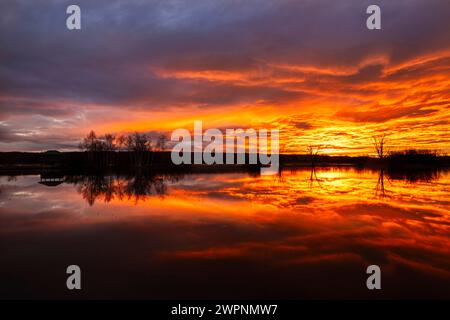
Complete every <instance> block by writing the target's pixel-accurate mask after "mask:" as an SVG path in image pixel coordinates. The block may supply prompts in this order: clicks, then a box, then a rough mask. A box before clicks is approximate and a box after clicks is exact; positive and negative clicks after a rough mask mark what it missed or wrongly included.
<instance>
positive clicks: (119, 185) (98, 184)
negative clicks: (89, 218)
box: [66, 174, 181, 206]
mask: <svg viewBox="0 0 450 320" xmlns="http://www.w3.org/2000/svg"><path fill="white" fill-rule="evenodd" d="M180 179H181V176H179V175H148V174H136V175H133V176H114V175H106V176H103V175H90V176H68V177H66V182H68V183H73V184H75V185H76V186H77V191H78V192H79V193H80V194H81V195H82V197H83V199H85V200H86V201H87V202H88V203H89V205H91V206H92V205H93V204H94V203H95V201H96V200H97V199H103V200H104V201H105V202H110V201H112V200H114V199H118V200H120V201H123V200H134V202H135V203H136V204H137V203H138V202H139V201H145V200H146V199H147V198H148V197H150V196H159V197H161V198H163V197H164V195H165V194H166V191H167V186H166V183H167V182H171V183H173V182H176V181H178V180H180Z"/></svg>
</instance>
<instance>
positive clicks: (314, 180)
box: [309, 166, 323, 188]
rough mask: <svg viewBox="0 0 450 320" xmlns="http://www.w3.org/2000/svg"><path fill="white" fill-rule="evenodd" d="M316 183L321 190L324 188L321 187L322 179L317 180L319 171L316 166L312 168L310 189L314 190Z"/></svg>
mask: <svg viewBox="0 0 450 320" xmlns="http://www.w3.org/2000/svg"><path fill="white" fill-rule="evenodd" d="M314 182H317V185H318V186H319V187H320V188H323V187H322V185H321V183H320V182H321V179H319V178H317V170H316V167H315V166H311V174H310V177H309V187H310V188H312V187H313V186H314Z"/></svg>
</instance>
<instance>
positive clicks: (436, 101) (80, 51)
mask: <svg viewBox="0 0 450 320" xmlns="http://www.w3.org/2000/svg"><path fill="white" fill-rule="evenodd" d="M70 4H78V5H79V6H80V7H81V11H82V30H80V31H69V30H67V29H66V22H65V20H66V18H67V14H66V8H67V6H68V5H70ZM370 4H378V5H380V7H381V10H382V30H375V31H370V30H368V29H367V28H366V18H367V14H366V13H365V11H366V8H367V6H368V5H370ZM194 120H202V121H203V123H204V126H205V127H218V128H239V127H243V128H246V127H253V128H278V129H280V138H281V150H282V152H297V153H303V152H304V151H305V148H306V146H307V145H308V144H321V145H324V148H323V152H324V153H329V154H350V155H356V154H372V153H373V151H372V149H373V148H372V141H371V137H372V136H374V135H377V134H383V133H385V134H388V135H389V140H388V144H389V146H388V147H389V149H391V150H398V149H403V148H410V147H417V148H425V149H439V150H441V151H443V152H447V153H450V130H449V124H450V2H449V0H395V1H393V0H389V1H378V0H376V1H375V0H373V1H372V0H371V1H362V0H346V1H336V0H315V1H313V0H234V1H232V0H209V1H207V0H198V1H193V0H164V1H163V0H147V1H143V0H99V1H88V0H70V1H50V0H48V1H29V0H14V1H10V0H2V1H1V2H0V151H13V150H16V151H43V150H47V149H58V150H73V149H76V148H77V145H78V142H79V141H80V139H81V138H82V137H83V136H84V135H86V133H87V132H88V131H89V130H91V129H94V130H95V131H96V132H97V133H98V134H103V133H106V132H113V133H126V132H132V131H140V132H149V133H151V134H155V135H156V134H157V132H165V133H167V134H169V133H170V132H171V131H172V130H173V129H176V128H187V129H192V126H193V121H194Z"/></svg>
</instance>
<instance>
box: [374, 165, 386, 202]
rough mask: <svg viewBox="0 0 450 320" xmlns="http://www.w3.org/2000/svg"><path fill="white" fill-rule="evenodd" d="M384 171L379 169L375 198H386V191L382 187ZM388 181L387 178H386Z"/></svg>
mask: <svg viewBox="0 0 450 320" xmlns="http://www.w3.org/2000/svg"><path fill="white" fill-rule="evenodd" d="M384 178H385V174H384V169H380V171H379V172H378V181H377V186H376V187H375V197H379V198H385V197H386V189H385V187H384ZM387 178H388V179H389V177H387Z"/></svg>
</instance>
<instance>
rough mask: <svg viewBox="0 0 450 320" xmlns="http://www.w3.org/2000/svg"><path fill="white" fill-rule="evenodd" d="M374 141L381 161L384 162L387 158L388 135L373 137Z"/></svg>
mask: <svg viewBox="0 0 450 320" xmlns="http://www.w3.org/2000/svg"><path fill="white" fill-rule="evenodd" d="M372 139H373V145H374V147H375V151H376V152H377V156H378V158H379V159H380V160H383V159H384V157H385V156H386V147H385V146H386V140H387V139H386V134H383V135H381V136H374V137H372Z"/></svg>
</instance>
